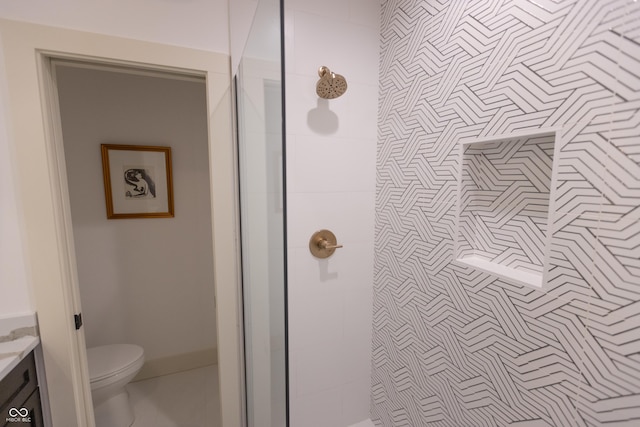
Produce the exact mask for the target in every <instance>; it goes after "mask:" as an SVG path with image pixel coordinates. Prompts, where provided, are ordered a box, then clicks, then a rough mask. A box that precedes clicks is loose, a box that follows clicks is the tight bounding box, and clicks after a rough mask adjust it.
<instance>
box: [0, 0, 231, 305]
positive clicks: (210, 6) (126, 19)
mask: <svg viewBox="0 0 640 427" xmlns="http://www.w3.org/2000/svg"><path fill="white" fill-rule="evenodd" d="M0 18H5V19H13V20H17V21H27V22H34V23H41V24H45V25H50V26H57V27H63V28H70V29H79V30H84V31H88V32H94V33H103V34H108V35H113V36H119V37H127V38H133V39H139V40H145V41H154V42H158V43H164V44H169V45H177V46H184V47H191V48H196V49H204V50H209V51H213V52H220V53H228V52H229V36H228V33H229V23H228V13H227V0H214V1H211V0H191V1H188V2H184V1H173V0H168V1H154V0H140V1H136V2H130V1H120V2H114V1H106V0H102V1H99V2H96V1H93V2H86V1H82V0H57V1H55V2H51V1H46V0H33V1H27V2H25V1H20V0H7V1H2V2H0ZM0 68H1V69H0V89H2V91H1V92H0V97H1V99H0V121H2V123H4V122H5V121H6V120H7V119H6V118H7V117H8V114H9V113H10V112H9V111H8V110H6V107H5V105H6V104H7V101H6V99H7V98H6V96H7V95H6V91H5V90H4V87H5V86H6V80H5V76H4V63H3V53H2V52H0ZM11 153H12V147H11V141H10V140H9V139H8V137H7V134H6V127H5V126H2V131H0V169H1V171H0V206H1V208H0V231H1V232H2V234H1V235H2V239H1V243H0V257H1V259H2V261H0V262H1V263H2V264H0V267H2V268H1V269H0V295H1V296H2V298H0V316H6V315H11V314H14V313H23V312H25V311H30V310H33V309H36V307H34V303H33V298H32V297H31V296H30V284H29V279H28V277H29V268H30V267H29V261H28V260H27V259H25V256H24V255H23V249H22V248H23V245H24V237H23V236H22V235H21V233H20V230H21V229H22V227H23V225H22V224H21V220H20V214H19V212H20V209H21V207H20V206H21V203H20V196H19V195H18V194H15V190H14V188H15V182H12V181H13V180H14V178H12V177H13V176H14V175H13V173H12V171H11V167H10V163H11V159H12V154H11ZM5 163H6V164H5ZM16 209H17V211H16ZM25 270H26V271H25Z"/></svg>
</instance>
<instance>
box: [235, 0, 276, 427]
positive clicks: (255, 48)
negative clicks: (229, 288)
mask: <svg viewBox="0 0 640 427" xmlns="http://www.w3.org/2000/svg"><path fill="white" fill-rule="evenodd" d="M280 27H281V25H280V3H279V0H260V1H259V2H258V6H257V9H256V13H255V17H254V21H253V25H252V27H251V32H250V34H249V39H248V41H247V44H246V47H245V50H244V54H243V55H242V58H241V60H240V65H239V70H238V74H237V76H236V101H237V119H238V129H237V130H238V161H239V165H238V169H239V183H240V221H241V236H242V245H241V247H242V282H243V303H244V344H245V367H246V370H245V377H246V415H247V425H248V426H249V427H263V426H265V427H285V426H287V425H288V424H287V345H286V299H285V298H286V274H285V272H286V265H285V262H286V256H285V243H284V242H285V227H284V223H285V196H284V195H285V192H284V148H283V147H284V141H283V132H282V129H283V115H282V102H283V101H282V99H283V93H282V79H281V78H282V72H281V69H282V67H281V37H280V34H281V31H280Z"/></svg>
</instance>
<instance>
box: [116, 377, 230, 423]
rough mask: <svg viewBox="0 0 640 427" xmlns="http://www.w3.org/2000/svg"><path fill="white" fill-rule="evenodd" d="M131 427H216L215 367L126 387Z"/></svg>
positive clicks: (218, 411)
mask: <svg viewBox="0 0 640 427" xmlns="http://www.w3.org/2000/svg"><path fill="white" fill-rule="evenodd" d="M127 390H128V391H129V398H130V400H131V403H132V405H133V411H134V413H135V416H136V420H135V422H134V423H133V426H132V427H217V426H219V425H220V421H219V418H220V396H219V391H218V367H217V366H216V365H212V366H207V367H204V368H198V369H192V370H190V371H185V372H180V373H177V374H171V375H165V376H162V377H156V378H150V379H148V380H143V381H138V382H134V383H130V384H128V385H127Z"/></svg>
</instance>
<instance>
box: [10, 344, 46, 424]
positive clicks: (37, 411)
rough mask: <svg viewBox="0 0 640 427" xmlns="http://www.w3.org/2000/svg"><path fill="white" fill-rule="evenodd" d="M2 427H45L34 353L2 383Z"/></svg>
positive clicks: (22, 361)
mask: <svg viewBox="0 0 640 427" xmlns="http://www.w3.org/2000/svg"><path fill="white" fill-rule="evenodd" d="M0 425H1V426H3V427H10V426H21V427H22V426H34V427H40V426H43V425H44V424H43V422H42V407H41V404H40V391H39V389H38V376H37V375H36V364H35V358H34V355H33V351H32V352H30V353H29V354H28V355H27V356H26V357H25V358H24V359H22V360H21V361H20V363H19V364H18V365H17V366H16V367H15V368H13V369H12V370H11V372H9V374H7V376H6V377H4V378H3V379H2V381H0Z"/></svg>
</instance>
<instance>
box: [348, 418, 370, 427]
mask: <svg viewBox="0 0 640 427" xmlns="http://www.w3.org/2000/svg"><path fill="white" fill-rule="evenodd" d="M349 427H375V424H373V421H371V419H370V418H367V419H366V420H363V421H360V422H359V423H355V424H351V425H350V426H349Z"/></svg>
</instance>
